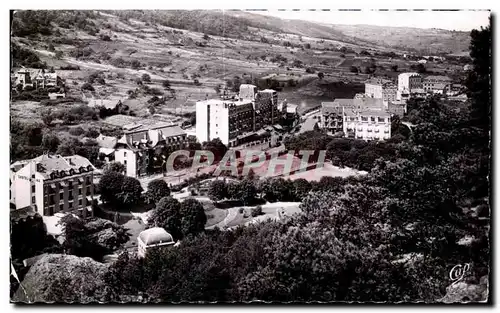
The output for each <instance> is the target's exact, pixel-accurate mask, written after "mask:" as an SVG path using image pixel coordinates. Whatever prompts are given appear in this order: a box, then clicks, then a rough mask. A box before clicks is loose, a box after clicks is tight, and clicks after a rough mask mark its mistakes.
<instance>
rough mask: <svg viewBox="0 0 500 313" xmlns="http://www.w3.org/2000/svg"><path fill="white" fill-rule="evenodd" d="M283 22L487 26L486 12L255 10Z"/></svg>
mask: <svg viewBox="0 0 500 313" xmlns="http://www.w3.org/2000/svg"><path fill="white" fill-rule="evenodd" d="M253 13H259V14H264V15H272V16H276V17H279V18H284V19H300V20H306V21H311V22H319V23H327V24H347V25H355V24H367V25H377V26H395V27H416V28H441V29H448V30H460V31H470V30H472V29H474V28H476V29H479V28H480V27H481V26H487V25H488V17H489V15H490V12H489V11H479V10H477V11H471V10H469V11H375V10H363V11H336V10H334V11H333V10H332V11H305V10H302V11H291V10H287V11H278V10H269V11H256V12H253Z"/></svg>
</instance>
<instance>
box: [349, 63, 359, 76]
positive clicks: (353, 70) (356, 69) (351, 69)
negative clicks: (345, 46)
mask: <svg viewBox="0 0 500 313" xmlns="http://www.w3.org/2000/svg"><path fill="white" fill-rule="evenodd" d="M349 71H350V72H351V73H355V74H357V73H358V72H359V71H358V68H357V67H356V66H354V65H353V66H351V67H350V68H349Z"/></svg>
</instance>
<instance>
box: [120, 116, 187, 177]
mask: <svg viewBox="0 0 500 313" xmlns="http://www.w3.org/2000/svg"><path fill="white" fill-rule="evenodd" d="M124 131H125V134H124V135H123V136H122V138H120V139H119V140H118V141H117V143H116V146H115V152H114V160H115V161H117V162H120V163H122V164H123V165H124V166H125V173H124V174H125V175H127V176H130V177H139V176H143V175H148V174H152V173H155V172H160V171H163V170H164V169H165V168H166V167H165V164H166V163H165V162H166V160H167V158H168V155H169V154H170V153H171V152H173V151H176V150H181V149H183V148H184V147H185V146H186V145H187V144H188V143H187V134H186V132H184V130H182V128H180V127H179V126H177V125H173V124H171V123H163V122H162V123H158V124H156V125H151V126H143V125H140V124H135V125H129V126H127V127H125V128H124Z"/></svg>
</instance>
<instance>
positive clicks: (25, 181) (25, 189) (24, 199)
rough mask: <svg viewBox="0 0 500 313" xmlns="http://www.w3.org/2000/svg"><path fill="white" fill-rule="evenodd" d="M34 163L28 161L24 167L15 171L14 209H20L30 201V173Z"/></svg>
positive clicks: (29, 203) (28, 204)
mask: <svg viewBox="0 0 500 313" xmlns="http://www.w3.org/2000/svg"><path fill="white" fill-rule="evenodd" d="M33 166H34V164H33V163H32V162H30V163H28V164H27V165H26V166H25V167H23V168H22V169H20V170H19V171H18V172H17V173H16V178H15V180H14V186H15V189H16V209H21V208H24V207H27V206H30V205H31V204H32V203H31V197H32V195H31V180H32V178H31V173H32V172H33V173H34V171H32V167H33Z"/></svg>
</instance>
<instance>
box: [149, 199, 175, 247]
mask: <svg viewBox="0 0 500 313" xmlns="http://www.w3.org/2000/svg"><path fill="white" fill-rule="evenodd" d="M180 209H181V204H180V202H179V201H177V200H176V199H174V198H172V197H170V196H169V197H163V198H161V199H160V201H158V202H157V203H156V208H155V209H154V210H153V211H152V212H151V215H150V216H149V219H148V223H149V224H151V225H154V226H156V227H163V228H164V229H165V230H166V231H167V232H169V233H170V234H171V235H172V237H174V239H175V240H178V239H181V238H182V230H181V212H180Z"/></svg>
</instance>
